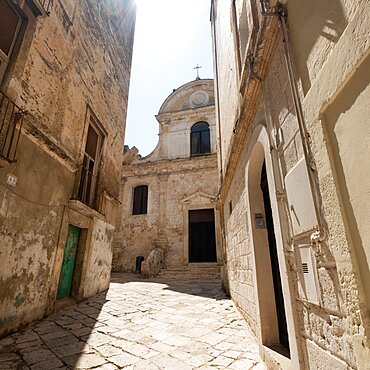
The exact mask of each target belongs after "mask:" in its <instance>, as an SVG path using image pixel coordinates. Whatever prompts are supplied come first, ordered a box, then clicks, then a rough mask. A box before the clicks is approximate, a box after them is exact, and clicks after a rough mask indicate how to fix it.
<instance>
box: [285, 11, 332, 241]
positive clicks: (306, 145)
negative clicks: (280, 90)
mask: <svg viewBox="0 0 370 370" xmlns="http://www.w3.org/2000/svg"><path fill="white" fill-rule="evenodd" d="M279 20H280V23H281V27H282V31H283V43H284V52H285V61H286V65H287V69H288V77H289V84H290V88H291V91H292V95H293V102H294V107H295V110H296V113H297V120H298V126H299V133H300V136H301V140H302V147H303V154H304V158H305V163H306V168H307V172H308V178H309V181H310V189H311V194H312V199H313V203H314V208H315V214H316V219H317V223H318V230H317V231H316V232H314V233H313V234H312V235H311V241H312V243H313V244H315V245H316V247H318V243H319V242H320V241H323V240H324V239H325V231H324V230H325V229H324V220H323V217H322V214H321V202H320V195H319V189H318V185H317V182H316V177H315V173H314V172H315V171H316V165H315V162H314V159H313V155H312V151H311V146H310V139H309V134H308V132H307V128H306V124H305V120H304V115H303V109H302V104H301V100H300V97H299V92H298V87H297V84H296V78H295V75H294V69H293V62H292V53H291V47H290V43H289V36H288V27H287V22H286V13H285V11H284V9H283V8H281V9H280V11H279Z"/></svg>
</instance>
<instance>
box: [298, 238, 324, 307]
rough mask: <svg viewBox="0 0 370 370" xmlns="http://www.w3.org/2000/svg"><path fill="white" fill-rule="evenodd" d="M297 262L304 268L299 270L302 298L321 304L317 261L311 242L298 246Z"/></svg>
mask: <svg viewBox="0 0 370 370" xmlns="http://www.w3.org/2000/svg"><path fill="white" fill-rule="evenodd" d="M296 251H297V254H296V256H297V264H298V266H299V265H301V266H302V268H301V270H300V272H299V275H300V277H299V295H300V296H301V298H302V299H304V300H306V301H308V302H311V303H315V304H320V297H319V291H318V285H317V271H316V261H315V257H314V256H313V253H312V247H311V245H310V244H300V245H298V246H297V247H296Z"/></svg>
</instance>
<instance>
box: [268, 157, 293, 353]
mask: <svg viewBox="0 0 370 370" xmlns="http://www.w3.org/2000/svg"><path fill="white" fill-rule="evenodd" d="M261 190H262V193H263V202H264V206H265V216H266V227H267V234H268V241H269V249H270V262H271V270H272V279H273V282H274V292H275V304H276V313H277V317H278V328H279V338H280V344H281V345H283V346H284V347H285V348H286V349H287V350H288V351H289V338H288V329H287V323H286V315H285V307H284V296H283V289H282V286H281V277H280V269H279V260H278V256H277V248H276V239H275V231H274V221H273V218H272V210H271V201H270V194H269V189H268V182H267V174H266V165H265V163H263V166H262V173H261Z"/></svg>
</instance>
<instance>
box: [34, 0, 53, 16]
mask: <svg viewBox="0 0 370 370" xmlns="http://www.w3.org/2000/svg"><path fill="white" fill-rule="evenodd" d="M36 2H39V3H40V5H41V6H42V7H43V9H44V10H45V13H46V14H49V12H50V8H51V3H52V0H36Z"/></svg>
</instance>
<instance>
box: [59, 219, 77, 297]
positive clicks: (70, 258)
mask: <svg viewBox="0 0 370 370" xmlns="http://www.w3.org/2000/svg"><path fill="white" fill-rule="evenodd" d="M80 231H81V230H80V229H79V228H78V227H76V226H73V225H68V237H67V243H66V247H65V249H64V256H63V264H62V269H61V271H60V277H59V286H58V294H57V299H61V298H64V297H68V296H70V295H71V290H72V281H73V272H74V269H75V263H76V256H77V247H78V240H79V238H80Z"/></svg>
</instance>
